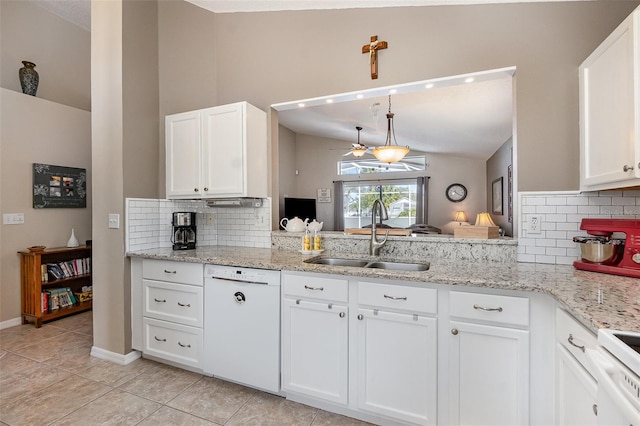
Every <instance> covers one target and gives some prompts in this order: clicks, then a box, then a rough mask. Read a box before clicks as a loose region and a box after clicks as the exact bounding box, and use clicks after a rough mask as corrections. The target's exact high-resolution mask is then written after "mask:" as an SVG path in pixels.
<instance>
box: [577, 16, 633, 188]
mask: <svg viewBox="0 0 640 426" xmlns="http://www.w3.org/2000/svg"><path fill="white" fill-rule="evenodd" d="M639 20H640V12H639V11H636V12H634V13H633V14H632V15H630V16H629V17H628V18H627V19H626V20H625V21H623V22H622V24H620V25H619V26H618V28H616V30H615V31H614V32H613V33H611V35H610V36H609V37H607V39H606V40H605V41H604V42H603V43H602V44H601V45H600V46H599V47H598V48H597V49H596V50H595V51H594V52H593V53H592V54H591V55H590V56H589V57H588V58H587V59H586V60H585V61H584V62H583V63H582V65H581V66H580V161H581V163H580V188H581V189H582V190H594V189H610V188H621V187H628V186H634V185H638V182H639V179H638V178H640V170H639V168H640V150H639V144H640V134H639V133H638V130H639V129H640V109H639V108H638V105H637V103H638V100H640V87H639V86H640V76H638V60H639V56H640V51H639V49H640V47H639V46H640V40H639V39H638V38H640V35H639V34H638V31H637V29H638V26H639V25H638V24H639ZM634 27H635V34H634Z"/></svg>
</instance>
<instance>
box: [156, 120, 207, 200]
mask: <svg viewBox="0 0 640 426" xmlns="http://www.w3.org/2000/svg"><path fill="white" fill-rule="evenodd" d="M200 127H201V115H200V112H199V111H190V112H185V113H181V114H174V115H168V116H167V117H166V120H165V137H166V141H165V146H166V186H167V198H196V197H200V196H202V186H201V177H200V162H201V160H200V158H201V157H202V151H201V135H200Z"/></svg>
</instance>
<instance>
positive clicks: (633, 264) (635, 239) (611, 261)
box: [573, 219, 640, 278]
mask: <svg viewBox="0 0 640 426" xmlns="http://www.w3.org/2000/svg"><path fill="white" fill-rule="evenodd" d="M580 229H582V230H584V231H587V233H588V234H589V235H592V236H594V237H598V238H600V241H599V243H600V244H602V245H603V246H604V245H611V246H612V247H613V248H615V249H616V250H620V253H619V255H618V256H614V257H610V258H608V259H607V260H606V261H605V260H604V259H603V261H602V262H594V261H590V260H589V258H588V257H587V256H585V255H583V256H582V259H581V260H576V261H575V262H573V266H574V267H575V268H576V269H581V270H584V271H591V272H602V273H605V274H614V275H624V276H628V277H634V278H640V220H635V219H582V222H581V224H580ZM614 232H616V233H623V234H625V235H626V238H625V240H624V242H623V243H621V244H620V243H619V241H614V239H613V238H612V235H613V233H614ZM580 238H581V237H576V239H574V241H576V242H581V240H580ZM612 242H616V243H617V244H611V243H612ZM589 243H598V241H590V242H589ZM582 244H587V243H582ZM585 247H586V246H585Z"/></svg>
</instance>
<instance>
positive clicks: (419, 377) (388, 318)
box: [357, 309, 438, 425]
mask: <svg viewBox="0 0 640 426" xmlns="http://www.w3.org/2000/svg"><path fill="white" fill-rule="evenodd" d="M357 319H358V336H357V360H358V362H357V376H358V382H357V387H358V389H357V395H358V401H357V406H358V409H361V410H364V411H369V412H372V413H376V414H382V415H384V416H387V417H391V418H394V419H399V420H405V421H408V422H410V423H415V424H419V425H435V424H436V405H437V390H438V389H437V372H438V363H437V346H436V343H437V337H436V336H437V330H436V324H437V321H436V319H435V318H426V317H424V316H421V315H416V314H406V313H394V312H384V311H376V310H374V309H358V315H357Z"/></svg>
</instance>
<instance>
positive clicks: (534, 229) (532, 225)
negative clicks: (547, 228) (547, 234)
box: [527, 216, 542, 234]
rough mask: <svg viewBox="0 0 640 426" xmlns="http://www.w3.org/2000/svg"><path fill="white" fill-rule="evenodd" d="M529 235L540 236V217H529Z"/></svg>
mask: <svg viewBox="0 0 640 426" xmlns="http://www.w3.org/2000/svg"><path fill="white" fill-rule="evenodd" d="M527 223H528V224H529V229H528V231H529V233H530V234H540V233H541V232H542V231H541V230H540V225H541V223H540V216H529V222H527Z"/></svg>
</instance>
